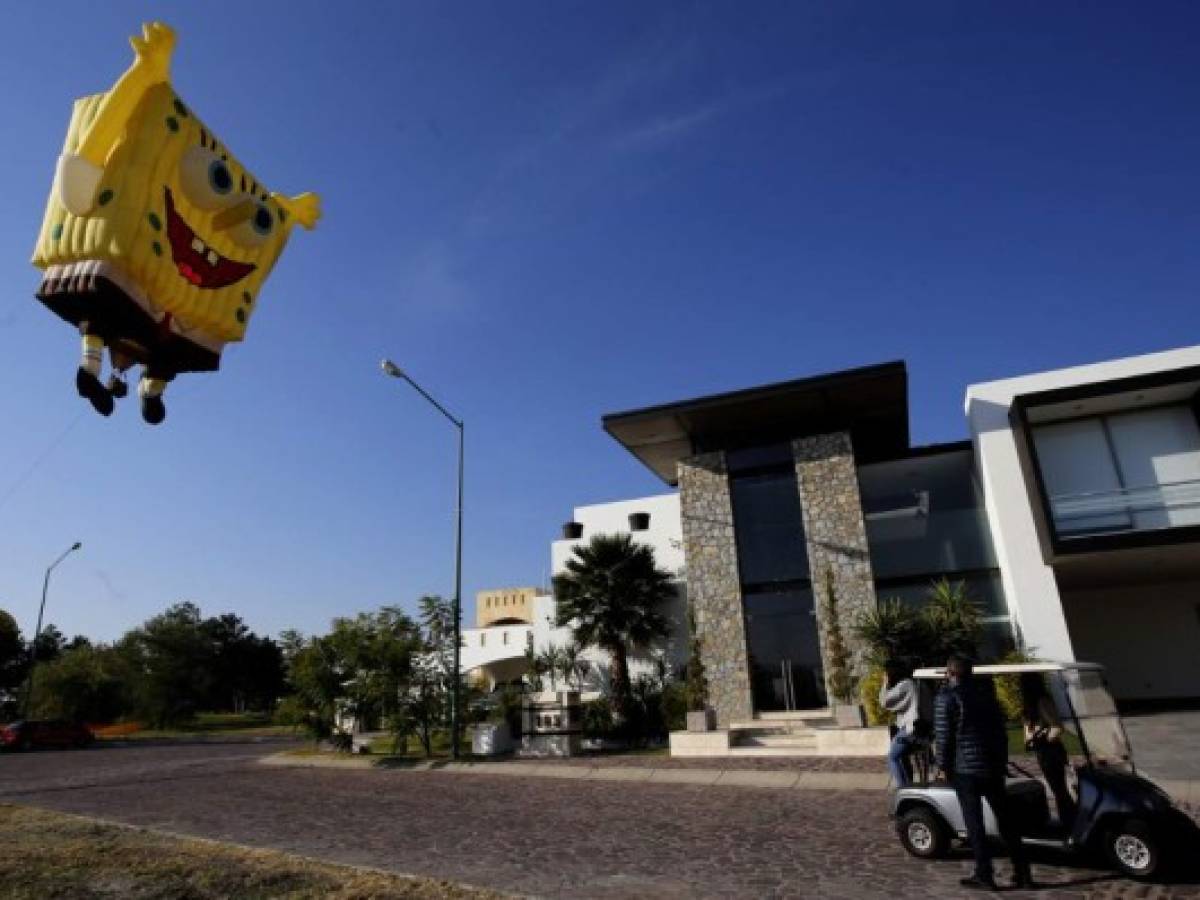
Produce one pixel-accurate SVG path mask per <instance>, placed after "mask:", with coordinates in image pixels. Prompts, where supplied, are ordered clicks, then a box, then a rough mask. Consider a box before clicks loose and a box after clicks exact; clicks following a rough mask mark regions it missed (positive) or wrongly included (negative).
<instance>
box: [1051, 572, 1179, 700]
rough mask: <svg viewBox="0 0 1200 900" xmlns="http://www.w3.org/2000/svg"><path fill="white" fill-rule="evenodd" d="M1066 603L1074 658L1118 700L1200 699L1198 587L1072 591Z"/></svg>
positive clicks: (1066, 594) (1166, 585)
mask: <svg viewBox="0 0 1200 900" xmlns="http://www.w3.org/2000/svg"><path fill="white" fill-rule="evenodd" d="M1063 602H1064V605H1065V608H1066V612H1067V621H1068V622H1069V623H1070V625H1071V636H1072V637H1073V638H1074V644H1075V650H1076V652H1077V653H1078V654H1079V657H1080V658H1081V659H1084V660H1087V661H1089V662H1102V663H1103V664H1104V666H1105V668H1106V669H1107V674H1108V680H1109V683H1110V684H1111V685H1112V689H1113V693H1114V694H1116V695H1117V696H1118V697H1120V698H1122V699H1130V700H1132V699H1139V698H1154V699H1161V698H1164V697H1196V696H1200V583H1198V582H1194V581H1192V582H1174V583H1164V584H1148V585H1135V586H1129V585H1121V586H1118V587H1104V588H1089V589H1074V588H1073V589H1069V590H1066V591H1064V592H1063Z"/></svg>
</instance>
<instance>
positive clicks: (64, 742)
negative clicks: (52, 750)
mask: <svg viewBox="0 0 1200 900" xmlns="http://www.w3.org/2000/svg"><path fill="white" fill-rule="evenodd" d="M95 739H96V737H95V735H93V734H92V732H91V730H90V729H89V728H88V727H87V726H86V725H76V724H75V723H73V722H63V721H59V720H36V719H31V720H26V721H23V722H12V723H10V724H8V725H0V747H4V748H5V749H7V750H32V749H34V748H35V747H86V746H87V745H88V744H90V743H92V741H94V740H95Z"/></svg>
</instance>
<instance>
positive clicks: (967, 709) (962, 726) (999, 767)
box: [934, 656, 1033, 891]
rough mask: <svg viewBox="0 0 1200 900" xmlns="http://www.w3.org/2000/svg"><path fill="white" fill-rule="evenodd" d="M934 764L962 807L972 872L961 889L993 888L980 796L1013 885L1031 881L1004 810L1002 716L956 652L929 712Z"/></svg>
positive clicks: (987, 685)
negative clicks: (1004, 853)
mask: <svg viewBox="0 0 1200 900" xmlns="http://www.w3.org/2000/svg"><path fill="white" fill-rule="evenodd" d="M934 736H935V740H936V745H937V746H936V752H937V759H938V765H940V766H941V768H942V771H943V772H945V773H946V777H947V778H948V779H949V780H950V783H951V784H953V785H954V792H955V793H956V794H957V795H958V803H959V806H960V807H961V809H962V814H963V823H964V824H965V825H966V828H967V839H968V840H969V841H970V842H971V849H972V850H973V851H974V852H975V873H974V874H973V875H972V876H971V877H970V878H964V879H963V880H962V882H961V884H962V886H963V887H966V888H976V889H981V890H992V891H994V890H996V881H995V878H994V875H993V872H992V852H991V848H990V847H989V846H988V840H987V832H986V831H985V830H984V824H983V800H984V799H986V800H987V802H988V806H990V807H991V808H992V813H993V814H994V815H995V816H996V823H997V824H998V825H999V827H1000V836H1001V837H1002V838H1003V839H1004V843H1005V844H1007V845H1008V854H1009V858H1010V859H1011V860H1012V864H1013V886H1014V887H1030V886H1031V885H1032V883H1033V881H1032V878H1031V876H1030V873H1029V862H1028V860H1026V858H1025V851H1024V848H1023V847H1022V846H1021V839H1020V836H1019V834H1018V832H1017V830H1016V828H1015V824H1016V823H1015V822H1013V819H1012V816H1011V815H1010V814H1009V810H1008V795H1007V794H1006V793H1005V787H1004V776H1005V771H1006V769H1007V768H1008V734H1007V732H1006V730H1005V727H1004V714H1003V713H1002V712H1001V711H1000V704H999V703H998V702H997V701H996V692H995V688H994V687H993V685H992V683H991V681H990V680H980V679H976V678H973V677H972V675H971V663H970V662H969V661H968V660H966V659H963V658H962V657H959V656H952V657H950V661H949V662H948V663H946V683H945V685H943V687H942V689H941V690H940V691H939V692H938V696H937V705H936V707H935V711H934Z"/></svg>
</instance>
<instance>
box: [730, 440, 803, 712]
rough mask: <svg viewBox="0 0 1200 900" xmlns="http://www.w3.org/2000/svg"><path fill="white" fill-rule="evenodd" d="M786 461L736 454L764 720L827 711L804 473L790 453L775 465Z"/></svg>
mask: <svg viewBox="0 0 1200 900" xmlns="http://www.w3.org/2000/svg"><path fill="white" fill-rule="evenodd" d="M776 449H777V448H776ZM779 455H780V454H779V453H775V452H772V448H767V449H765V450H762V451H756V452H755V454H754V455H753V456H752V457H751V456H750V455H749V454H745V455H743V456H741V457H739V456H737V455H735V454H730V468H731V474H730V483H729V486H730V495H731V499H732V503H733V521H734V534H735V535H736V538H737V551H738V570H739V573H740V576H741V582H742V585H741V586H742V605H743V610H744V613H745V616H746V638H747V644H748V650H749V655H750V680H751V689H752V692H753V697H754V708H755V709H756V710H757V711H760V712H761V711H772V710H790V709H811V708H814V707H820V706H824V705H825V689H824V676H823V674H822V669H821V649H820V639H819V637H818V634H817V620H816V615H815V611H814V604H813V593H812V586H811V584H810V582H809V567H808V552H807V549H806V545H805V539H804V520H803V516H802V515H801V511H800V495H799V491H798V489H797V487H796V473H795V469H794V468H793V466H792V465H791V463H790V452H789V453H788V454H787V455H786V457H785V458H786V459H787V460H789V462H787V463H785V464H784V465H779V464H778V463H777V462H775V461H774V460H775V457H778V456H779ZM764 462H765V463H767V464H766V465H763V464H762V463H764ZM755 464H758V465H755Z"/></svg>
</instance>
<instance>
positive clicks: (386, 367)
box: [379, 359, 404, 378]
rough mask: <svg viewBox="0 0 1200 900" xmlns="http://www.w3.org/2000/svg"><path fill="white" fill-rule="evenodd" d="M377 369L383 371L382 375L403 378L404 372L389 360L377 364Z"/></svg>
mask: <svg viewBox="0 0 1200 900" xmlns="http://www.w3.org/2000/svg"><path fill="white" fill-rule="evenodd" d="M379 367H380V368H381V369H383V371H384V374H386V375H391V376H392V377H393V378H403V377H404V370H403V369H401V368H400V367H399V366H398V365H396V364H395V363H394V362H392V361H391V360H390V359H385V360H384V361H383V362H381V363H380V364H379Z"/></svg>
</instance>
